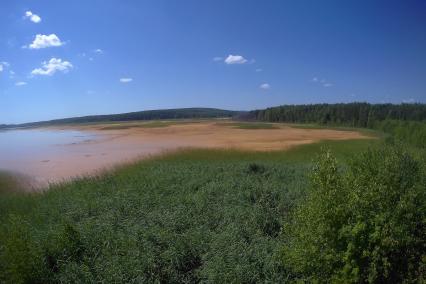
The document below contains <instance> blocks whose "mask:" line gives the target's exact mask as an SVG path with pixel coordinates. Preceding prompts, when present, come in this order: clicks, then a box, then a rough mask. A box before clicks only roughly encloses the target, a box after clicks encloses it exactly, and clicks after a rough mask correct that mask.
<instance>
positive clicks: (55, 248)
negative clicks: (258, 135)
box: [0, 140, 379, 283]
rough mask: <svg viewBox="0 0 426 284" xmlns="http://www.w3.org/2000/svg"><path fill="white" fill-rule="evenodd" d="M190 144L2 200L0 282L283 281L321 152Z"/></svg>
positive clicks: (346, 149)
mask: <svg viewBox="0 0 426 284" xmlns="http://www.w3.org/2000/svg"><path fill="white" fill-rule="evenodd" d="M378 143H379V141H378V140H352V141H332V142H331V141H323V142H321V143H317V144H310V145H303V146H300V147H296V148H294V149H293V150H291V151H287V152H283V151H281V152H267V153H254V152H244V151H230V150H184V151H181V152H178V153H174V154H169V155H164V156H162V157H157V158H153V159H151V160H145V161H141V162H138V163H135V164H133V165H128V166H125V167H122V168H119V169H117V170H115V171H113V172H110V173H106V174H104V175H102V176H99V177H92V178H83V179H80V180H76V181H74V182H71V183H66V184H62V185H56V186H51V188H50V189H49V190H48V191H47V192H44V193H39V194H19V193H4V194H2V195H0V282H10V283H20V282H97V281H99V282H108V283H110V282H156V281H160V282H197V281H208V282H220V283H223V282H251V283H253V282H264V281H272V282H283V281H285V279H288V277H290V272H289V270H288V267H286V265H285V264H283V263H282V261H281V260H280V250H281V247H282V244H283V243H285V241H286V240H285V239H283V236H282V235H281V234H280V232H281V229H282V225H283V222H285V221H286V218H287V217H286V216H288V214H290V213H289V212H290V211H291V210H292V208H293V207H294V206H295V205H296V204H298V202H299V201H300V200H302V199H303V198H304V196H305V195H306V191H307V189H308V186H307V183H308V179H307V174H308V173H309V169H310V167H311V161H312V159H313V158H314V157H315V156H316V154H317V153H318V152H319V150H320V148H321V147H323V146H327V147H329V148H330V149H332V151H333V152H334V153H336V155H337V157H338V158H339V160H341V161H343V162H345V161H346V160H347V159H349V158H350V157H351V156H353V155H356V154H357V153H358V152H360V151H363V150H365V149H367V148H369V147H375V146H376V145H377V144H378Z"/></svg>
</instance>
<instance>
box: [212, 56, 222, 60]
mask: <svg viewBox="0 0 426 284" xmlns="http://www.w3.org/2000/svg"><path fill="white" fill-rule="evenodd" d="M222 60H223V57H220V56H216V57H213V61H222Z"/></svg>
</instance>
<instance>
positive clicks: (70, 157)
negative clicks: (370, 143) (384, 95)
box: [22, 121, 367, 185]
mask: <svg viewBox="0 0 426 284" xmlns="http://www.w3.org/2000/svg"><path fill="white" fill-rule="evenodd" d="M113 125H114V127H110V126H111V124H108V125H102V124H98V125H87V126H67V127H65V128H66V129H74V130H80V131H90V132H92V133H95V134H97V135H96V137H97V138H96V139H92V140H88V141H84V142H81V143H76V144H68V145H61V147H64V149H63V150H64V151H61V154H60V155H56V156H50V157H45V158H44V159H42V160H40V159H38V160H28V161H27V163H26V165H25V167H24V168H23V169H22V171H23V172H25V174H27V175H30V176H33V177H35V179H36V180H37V182H38V185H45V184H46V183H47V182H48V181H60V180H66V179H69V178H72V177H75V176H80V175H84V174H88V173H89V174H90V173H94V172H96V171H99V170H101V169H105V168H109V167H112V166H114V165H117V164H120V163H126V162H129V161H133V160H135V159H139V158H143V157H147V156H150V155H155V154H158V153H161V152H163V151H165V150H167V151H170V150H176V149H179V148H188V147H195V148H237V149H243V150H252V151H271V150H282V149H288V148H290V147H293V146H296V145H300V144H307V143H313V142H316V141H319V140H325V139H327V140H342V139H364V138H367V137H366V136H363V135H362V134H360V133H358V132H355V131H337V130H329V129H298V128H292V127H289V126H285V125H279V126H278V128H277V129H236V128H235V127H233V126H231V125H226V124H224V123H218V122H217V121H204V122H197V123H177V124H171V125H161V127H144V125H142V124H140V123H139V124H137V123H128V124H113ZM141 125H142V126H141ZM130 126H131V127H130ZM111 128H112V129H111ZM61 129H64V127H61Z"/></svg>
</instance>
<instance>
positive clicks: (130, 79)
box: [120, 78, 133, 83]
mask: <svg viewBox="0 0 426 284" xmlns="http://www.w3.org/2000/svg"><path fill="white" fill-rule="evenodd" d="M132 81H133V79H132V78H120V82H121V83H130V82H132Z"/></svg>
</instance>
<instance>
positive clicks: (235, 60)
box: [225, 54, 247, 64]
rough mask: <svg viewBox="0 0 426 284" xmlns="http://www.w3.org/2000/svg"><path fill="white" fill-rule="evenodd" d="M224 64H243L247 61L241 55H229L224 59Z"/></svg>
mask: <svg viewBox="0 0 426 284" xmlns="http://www.w3.org/2000/svg"><path fill="white" fill-rule="evenodd" d="M225 63H226V64H244V63H247V59H245V58H244V57H243V56H241V55H232V54H230V55H228V57H226V59H225Z"/></svg>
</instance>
